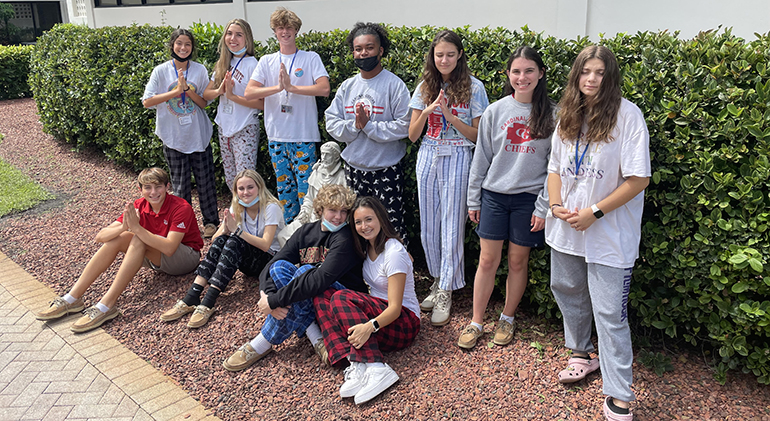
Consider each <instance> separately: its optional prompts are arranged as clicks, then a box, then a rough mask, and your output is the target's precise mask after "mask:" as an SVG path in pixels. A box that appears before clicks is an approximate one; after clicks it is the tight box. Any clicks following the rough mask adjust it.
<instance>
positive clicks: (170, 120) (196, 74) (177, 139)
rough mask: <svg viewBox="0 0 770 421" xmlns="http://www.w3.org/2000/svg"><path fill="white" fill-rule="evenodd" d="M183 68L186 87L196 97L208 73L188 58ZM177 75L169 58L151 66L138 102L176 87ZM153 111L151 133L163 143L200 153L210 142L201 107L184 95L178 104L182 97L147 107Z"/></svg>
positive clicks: (183, 151)
mask: <svg viewBox="0 0 770 421" xmlns="http://www.w3.org/2000/svg"><path fill="white" fill-rule="evenodd" d="M187 63H189V65H190V66H189V68H187V69H186V70H185V73H186V75H185V77H186V81H187V86H189V87H190V89H191V90H192V91H194V92H195V93H197V94H198V95H200V96H203V90H204V89H206V86H208V81H209V75H208V71H207V70H206V68H205V67H204V66H203V65H202V64H200V63H196V62H194V61H192V60H190V61H188V62H187ZM178 82H179V78H178V77H177V70H176V69H175V68H174V65H173V61H167V62H164V63H163V64H160V65H158V66H156V67H155V68H154V69H152V74H151V75H150V81H149V82H147V86H146V87H145V88H144V95H142V101H144V100H145V99H147V98H152V97H154V96H155V95H159V94H165V93H166V92H169V91H171V90H173V89H174V88H176V85H177V83H178ZM149 108H150V109H154V110H155V111H156V113H157V114H156V117H155V134H156V135H157V136H158V137H159V138H160V140H162V141H163V144H164V145H166V146H168V147H169V148H171V149H174V150H177V151H179V152H182V153H193V152H203V151H205V150H206V147H208V145H209V142H210V141H211V133H212V132H213V131H214V128H213V126H212V125H211V120H209V116H208V115H207V114H206V111H205V110H201V109H200V107H198V106H197V105H196V104H195V102H193V100H191V99H190V97H189V96H188V95H185V102H184V104H183V103H182V96H181V95H180V96H177V97H174V98H171V99H170V100H168V101H166V102H164V103H161V104H158V105H155V106H153V107H149Z"/></svg>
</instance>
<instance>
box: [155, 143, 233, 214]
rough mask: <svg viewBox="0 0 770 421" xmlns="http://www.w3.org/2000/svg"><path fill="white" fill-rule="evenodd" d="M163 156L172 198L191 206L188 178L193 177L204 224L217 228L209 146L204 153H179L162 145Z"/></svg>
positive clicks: (212, 166) (212, 160) (215, 192)
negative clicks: (169, 178)
mask: <svg viewBox="0 0 770 421" xmlns="http://www.w3.org/2000/svg"><path fill="white" fill-rule="evenodd" d="M163 155H164V156H165V158H166V164H168V169H169V172H170V174H169V175H170V176H171V185H172V187H173V188H174V195H175V196H178V197H181V198H182V199H184V200H186V201H187V203H190V204H192V182H191V181H190V175H191V170H192V175H195V184H196V186H197V188H198V200H199V201H200V204H201V214H202V215H203V225H207V224H214V225H219V211H218V210H217V187H216V184H215V181H214V156H213V155H212V153H211V145H209V146H207V147H206V150H205V151H203V152H193V153H182V152H179V151H177V150H175V149H171V148H169V147H167V146H166V145H163Z"/></svg>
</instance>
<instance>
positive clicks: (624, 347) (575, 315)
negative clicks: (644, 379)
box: [551, 249, 635, 402]
mask: <svg viewBox="0 0 770 421" xmlns="http://www.w3.org/2000/svg"><path fill="white" fill-rule="evenodd" d="M632 269H633V268H627V269H618V268H613V267H609V266H605V265H600V264H596V263H586V261H585V258H584V257H582V256H573V255H570V254H565V253H560V252H558V251H556V250H553V249H551V290H552V291H553V296H554V297H555V298H556V303H557V304H558V305H559V310H561V314H562V316H563V318H564V341H565V346H566V347H567V348H570V349H572V350H573V351H578V352H591V351H593V350H594V346H593V344H592V343H591V321H592V320H593V319H595V320H596V332H597V334H598V336H599V366H600V367H601V370H602V380H603V384H604V387H603V391H604V394H605V395H609V396H612V397H613V398H615V399H619V400H622V401H626V402H629V401H632V400H634V399H635V397H634V392H633V391H631V382H632V381H633V377H632V373H631V366H632V364H633V362H634V353H633V350H632V348H631V330H630V329H629V327H628V312H627V304H628V292H629V289H630V287H631V270H632Z"/></svg>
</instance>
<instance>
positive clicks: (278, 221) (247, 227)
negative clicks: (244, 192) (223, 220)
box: [230, 203, 285, 252]
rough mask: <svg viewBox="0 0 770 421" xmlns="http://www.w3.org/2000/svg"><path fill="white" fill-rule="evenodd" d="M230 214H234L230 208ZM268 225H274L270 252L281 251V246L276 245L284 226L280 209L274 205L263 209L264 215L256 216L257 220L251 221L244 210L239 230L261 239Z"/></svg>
mask: <svg viewBox="0 0 770 421" xmlns="http://www.w3.org/2000/svg"><path fill="white" fill-rule="evenodd" d="M230 212H231V213H232V212H234V211H233V208H232V207H231V208H230ZM268 225H276V229H275V236H274V237H273V243H272V244H270V250H272V251H274V252H276V251H278V250H280V249H281V245H280V244H278V233H279V232H281V230H282V229H283V227H284V226H285V222H284V220H283V211H281V207H280V206H278V205H277V204H275V203H270V204H269V205H267V207H266V208H265V214H264V215H261V214H257V219H251V217H250V216H249V213H248V212H246V210H245V209H244V211H243V217H242V218H241V228H242V229H243V230H244V231H246V232H248V233H249V234H251V235H254V236H257V237H262V236H263V235H265V227H266V226H268Z"/></svg>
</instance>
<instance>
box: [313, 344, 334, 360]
mask: <svg viewBox="0 0 770 421" xmlns="http://www.w3.org/2000/svg"><path fill="white" fill-rule="evenodd" d="M313 349H315V353H316V355H318V358H320V359H321V364H323V365H325V366H326V367H328V366H330V365H331V364H330V363H329V351H327V350H326V345H324V341H322V340H321V341H318V342H316V344H315V345H313Z"/></svg>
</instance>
